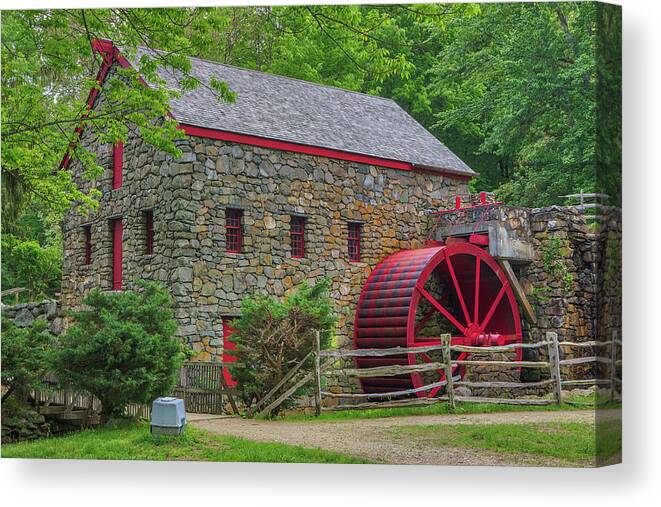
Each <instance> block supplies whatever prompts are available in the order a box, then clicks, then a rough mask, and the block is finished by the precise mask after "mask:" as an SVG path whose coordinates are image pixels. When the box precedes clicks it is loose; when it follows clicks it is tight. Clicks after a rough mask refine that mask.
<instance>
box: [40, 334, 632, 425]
mask: <svg viewBox="0 0 661 507" xmlns="http://www.w3.org/2000/svg"><path fill="white" fill-rule="evenodd" d="M621 345H622V342H621V340H619V339H618V338H617V334H616V333H615V332H614V333H613V337H612V339H611V340H609V341H586V342H569V341H559V340H558V335H557V333H555V332H547V333H546V335H545V340H543V341H540V342H536V343H512V344H509V345H499V346H490V347H472V346H468V345H452V344H451V343H450V335H449V334H448V335H442V336H441V343H440V344H439V345H428V346H423V347H412V348H406V347H392V348H382V349H356V350H346V349H328V350H321V349H320V340H319V332H318V331H316V332H315V333H314V340H313V349H312V350H311V351H310V352H309V353H308V354H307V355H306V356H305V357H304V358H303V359H302V360H301V361H300V362H299V363H297V364H296V365H295V366H294V367H293V368H292V369H291V370H290V371H289V372H288V373H287V374H286V375H285V376H284V377H283V378H282V380H281V381H280V382H278V384H277V385H276V386H274V387H273V389H271V391H270V392H269V393H267V394H266V395H265V396H264V397H263V398H262V399H261V400H259V401H258V402H257V403H255V404H254V405H253V406H252V407H251V408H250V409H249V410H248V413H247V415H248V416H252V415H255V414H258V415H262V416H266V415H269V414H271V413H272V412H273V411H274V410H275V409H276V408H277V407H279V406H280V405H282V403H283V402H285V401H286V400H287V399H289V398H290V397H292V396H293V395H295V394H296V393H297V392H298V391H299V390H300V389H301V388H302V387H304V386H305V385H307V384H310V383H313V384H314V392H313V398H314V407H315V414H316V415H320V414H321V413H322V412H326V411H336V410H349V409H351V410H360V409H370V408H386V407H406V406H426V405H432V404H435V403H439V402H444V401H445V402H448V404H449V406H450V407H451V408H454V407H455V406H456V404H457V403H458V402H470V403H496V404H508V405H550V404H554V403H557V404H562V403H569V404H579V403H577V402H572V401H569V400H563V388H565V387H590V386H596V387H606V388H609V389H610V395H609V401H617V399H618V397H617V391H618V390H619V386H621V384H622V380H621V378H619V377H618V376H617V371H618V367H619V366H620V365H621V364H622V361H621V360H619V359H617V347H618V346H621ZM562 347H565V348H594V349H596V350H599V349H603V348H606V347H608V348H609V351H610V354H609V356H601V355H595V356H587V357H576V358H571V359H562V358H561V353H560V352H561V348H562ZM519 348H521V349H542V348H546V349H547V351H548V360H547V361H512V360H483V359H461V360H459V359H453V358H452V354H453V353H462V352H467V353H478V354H502V353H508V352H514V351H516V350H517V349H519ZM428 352H438V353H439V354H440V356H441V358H440V360H439V361H437V362H431V363H423V364H415V365H391V366H377V367H372V368H333V366H334V364H335V363H336V362H337V361H338V360H342V359H352V358H357V357H388V356H396V355H403V354H420V353H428ZM310 362H311V364H312V367H311V368H310ZM579 364H606V365H608V366H609V370H610V371H609V375H608V378H593V379H582V380H563V379H562V373H561V368H562V367H566V366H574V365H579ZM306 365H307V368H306V367H305V366H306ZM225 366H227V364H226V363H222V362H217V363H216V362H195V361H190V362H186V363H184V365H183V366H182V367H181V369H180V371H179V376H178V382H177V386H176V387H175V389H174V390H173V392H172V393H171V394H172V395H173V396H177V397H179V398H182V399H183V400H184V403H185V406H186V410H187V411H189V412H199V413H208V414H221V413H224V412H226V410H225V406H226V405H227V402H229V405H230V406H231V411H232V413H234V414H239V413H240V412H239V409H238V407H237V405H236V403H235V400H234V397H233V394H232V390H231V389H229V387H228V386H227V384H226V382H225V379H224V377H223V371H222V370H223V367H225ZM455 366H490V367H498V368H512V367H521V368H536V369H540V370H547V371H548V372H549V378H548V379H544V380H540V381H537V382H504V381H470V380H462V379H461V378H460V377H459V376H458V375H455V376H454V377H453V376H452V370H453V368H454V367H455ZM430 371H443V372H444V373H445V379H443V380H440V381H437V382H431V383H429V384H426V385H423V386H420V387H416V388H411V389H403V390H398V391H391V392H384V393H332V392H328V391H324V390H323V381H322V379H323V377H328V376H347V377H353V378H370V377H384V376H394V375H402V374H410V373H424V372H430ZM461 386H463V387H468V388H493V389H530V388H538V387H546V386H550V387H551V389H552V392H553V395H554V396H553V398H552V399H545V398H496V397H481V396H461V395H457V393H456V392H455V391H456V388H457V387H461ZM437 388H444V394H443V395H441V396H435V397H411V395H414V394H418V393H421V392H423V393H424V392H428V391H431V390H432V389H437ZM33 396H34V400H35V402H36V404H37V405H38V406H39V407H40V411H41V412H42V413H44V414H58V416H60V417H62V418H63V419H69V420H76V419H81V420H83V419H85V418H89V417H90V416H91V415H92V414H95V413H98V411H99V409H100V403H99V401H98V400H97V399H96V398H94V397H93V396H91V395H89V394H88V393H75V392H73V391H70V390H67V389H57V388H52V389H48V390H45V391H35V392H34V393H33ZM324 398H340V399H348V400H353V401H354V402H355V403H351V404H340V405H335V406H324V403H323V400H324ZM377 400H380V401H377ZM150 408H151V407H149V406H147V405H141V404H130V405H128V406H127V407H126V412H125V413H126V415H131V416H139V417H149V412H150Z"/></svg>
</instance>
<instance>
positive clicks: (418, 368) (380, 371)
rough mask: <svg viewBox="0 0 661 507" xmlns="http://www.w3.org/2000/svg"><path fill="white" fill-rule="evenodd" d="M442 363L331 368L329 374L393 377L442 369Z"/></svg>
mask: <svg viewBox="0 0 661 507" xmlns="http://www.w3.org/2000/svg"><path fill="white" fill-rule="evenodd" d="M444 366H445V365H444V363H423V364H415V365H403V364H393V365H391V366H375V367H374V368H347V369H344V370H333V371H331V372H329V373H328V374H329V375H347V376H350V377H357V378H373V377H393V376H395V375H406V374H409V373H417V372H424V371H433V370H442V369H443V367H444Z"/></svg>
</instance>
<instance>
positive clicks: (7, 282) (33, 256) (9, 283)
mask: <svg viewBox="0 0 661 507" xmlns="http://www.w3.org/2000/svg"><path fill="white" fill-rule="evenodd" d="M2 258H3V265H5V264H6V265H8V266H11V269H3V270H2V286H3V287H24V288H26V289H28V294H27V296H28V297H27V298H28V299H29V300H33V299H35V298H36V297H39V296H47V295H49V294H52V293H53V292H55V290H56V289H57V287H59V285H60V277H61V273H62V247H61V244H52V245H47V246H42V245H40V244H39V242H38V241H35V240H20V239H19V238H17V237H16V236H14V235H12V234H3V236H2Z"/></svg>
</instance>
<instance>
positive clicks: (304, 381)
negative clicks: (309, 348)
mask: <svg viewBox="0 0 661 507" xmlns="http://www.w3.org/2000/svg"><path fill="white" fill-rule="evenodd" d="M334 361H335V360H334V359H331V360H329V361H327V362H326V363H324V364H323V365H322V366H321V367H320V371H324V370H326V369H327V368H329V367H330V366H331V365H332V364H333V362H334ZM314 374H315V372H314V371H311V372H310V373H308V374H307V375H305V376H304V377H303V378H302V379H300V380H299V381H298V382H296V383H295V384H294V385H293V386H292V387H290V388H289V389H287V390H286V391H285V392H284V393H282V394H281V395H280V396H279V397H278V398H277V399H276V400H274V401H272V402H271V403H269V404H268V405H267V406H266V407H265V408H263V409H262V411H261V412H260V413H259V415H268V414H270V413H271V412H272V411H273V409H275V408H276V407H279V406H280V405H281V404H282V402H283V401H285V400H286V399H287V398H289V397H290V396H291V395H292V394H294V393H295V392H296V391H298V390H299V389H300V388H301V387H303V386H304V385H305V384H307V383H308V382H310V381H311V380H312V377H313V376H314Z"/></svg>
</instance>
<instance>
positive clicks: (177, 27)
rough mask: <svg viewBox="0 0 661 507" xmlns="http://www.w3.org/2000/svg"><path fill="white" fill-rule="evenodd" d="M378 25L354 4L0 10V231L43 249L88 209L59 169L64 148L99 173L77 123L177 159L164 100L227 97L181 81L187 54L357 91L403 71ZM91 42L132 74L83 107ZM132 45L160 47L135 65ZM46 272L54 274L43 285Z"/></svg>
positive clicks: (120, 76) (377, 17)
mask: <svg viewBox="0 0 661 507" xmlns="http://www.w3.org/2000/svg"><path fill="white" fill-rule="evenodd" d="M389 23H390V18H389V16H388V15H387V13H380V12H378V11H376V10H374V11H369V12H367V11H362V10H361V9H359V8H358V6H315V7H291V8H271V7H245V8H177V9H120V8H117V9H93V10H87V9H73V10H57V9H52V10H45V11H43V10H42V11H38V10H33V11H7V12H5V13H3V17H2V34H1V37H2V62H3V68H2V108H1V114H2V116H1V120H2V154H1V166H2V231H3V233H7V232H9V233H12V234H14V236H15V237H16V241H25V242H29V241H38V243H39V245H40V246H41V247H42V248H48V247H49V246H50V245H51V244H53V243H49V242H44V241H43V236H44V233H48V234H47V235H49V236H56V235H57V224H58V222H59V221H60V220H61V218H62V215H63V213H64V212H65V211H67V210H68V209H69V208H70V207H71V206H72V205H75V206H77V208H78V209H79V210H80V212H82V213H85V212H87V211H88V210H93V209H95V207H96V206H97V202H98V198H99V195H98V193H97V192H95V191H88V192H85V191H84V190H83V189H81V188H77V187H76V185H75V184H74V181H73V179H72V176H71V173H70V172H69V171H64V170H59V164H60V162H61V160H62V158H63V156H64V154H65V153H67V152H69V154H70V155H71V156H72V158H73V159H74V160H77V161H78V162H79V163H80V164H81V166H82V168H83V171H82V172H83V174H84V176H85V177H86V178H87V179H90V180H93V179H95V178H98V177H99V176H100V175H101V174H102V172H103V168H102V167H100V166H99V164H98V163H97V161H96V157H95V154H94V153H93V152H91V151H89V150H87V149H86V148H85V147H84V146H82V145H81V144H79V143H76V140H77V135H76V134H75V133H74V128H75V127H77V126H81V127H82V128H84V129H86V130H87V131H88V132H92V133H94V134H95V135H96V136H97V137H98V138H99V140H100V141H101V142H107V143H111V142H114V141H121V140H125V139H126V137H127V135H128V133H129V132H133V133H136V134H137V135H140V136H142V137H143V138H144V139H145V141H146V142H147V143H149V144H152V145H154V146H156V147H157V148H158V149H160V150H163V151H165V152H167V153H170V154H173V155H178V154H179V150H178V148H177V146H176V144H175V143H174V141H175V140H177V139H179V138H181V137H183V136H184V134H183V132H182V131H180V130H178V129H177V128H176V125H175V122H174V121H172V120H170V119H169V118H168V117H167V115H166V113H167V110H168V103H169V100H170V99H171V98H172V97H175V96H177V95H180V94H181V93H183V92H186V91H188V90H190V89H193V88H195V87H199V86H204V87H208V88H210V89H211V90H212V91H213V92H214V93H215V95H216V96H217V98H218V100H224V101H231V100H233V99H234V93H233V92H232V90H229V88H228V87H227V85H226V84H225V83H223V82H220V81H218V80H214V81H213V82H210V83H201V82H200V81H198V80H197V79H196V78H195V77H194V76H192V75H191V74H190V72H189V71H190V61H189V60H188V58H187V57H188V56H199V57H204V58H211V59H216V60H219V61H223V62H227V63H232V64H237V65H241V66H244V67H252V68H258V69H264V70H269V71H272V72H276V73H281V74H285V75H290V76H292V77H300V78H303V79H309V80H312V81H317V82H327V83H329V84H335V85H338V86H344V87H347V88H351V89H360V87H361V86H362V84H363V81H364V77H365V76H370V79H374V80H376V81H379V80H383V79H385V78H386V77H388V76H393V75H402V76H406V75H407V72H408V70H409V68H410V65H409V64H408V62H406V61H405V59H403V58H402V56H401V55H400V54H399V53H398V52H393V51H390V50H383V48H380V47H379V46H378V43H377V42H376V41H375V40H374V39H371V38H366V37H365V36H364V35H363V34H364V33H367V32H368V31H369V30H370V29H372V28H373V27H375V26H379V25H387V24H389ZM96 38H101V39H104V38H105V39H111V40H112V41H114V42H115V44H116V45H118V46H120V47H121V48H122V51H123V53H124V54H125V55H126V56H128V57H129V59H131V60H132V61H134V63H135V67H136V70H137V72H135V71H134V70H131V69H127V70H124V69H117V70H116V72H115V73H114V74H112V75H111V76H110V77H109V78H108V79H107V82H106V84H105V87H104V93H105V94H106V99H107V100H105V101H103V102H102V103H101V104H99V105H98V107H96V108H95V109H93V110H91V111H88V110H87V106H86V99H87V94H88V91H89V90H90V89H91V88H92V87H93V86H96V82H95V76H96V72H97V71H98V69H99V67H100V65H101V56H100V55H98V54H97V53H95V52H94V51H93V50H92V46H91V42H92V40H93V39H96ZM137 46H147V47H150V48H153V49H161V50H163V51H162V52H161V53H158V54H157V55H155V56H143V57H141V58H140V59H139V60H138V59H136V58H135V53H134V51H133V49H134V48H136V47H137ZM158 66H163V67H166V68H169V69H173V70H176V71H177V73H176V75H178V76H179V79H178V82H177V83H176V86H175V89H171V88H168V87H167V86H166V84H165V83H164V82H163V80H162V79H160V78H159V77H158V74H157V72H156V71H157V67H158ZM139 76H142V77H143V78H145V79H146V80H147V81H148V82H149V84H150V86H148V87H146V86H144V85H143V82H142V81H141V80H140V79H139ZM32 210H38V211H39V216H38V220H37V223H38V225H39V226H40V227H38V228H36V229H35V228H29V227H25V223H24V222H25V221H24V220H23V216H24V215H25V214H29V213H33V211H32ZM2 269H3V280H4V281H5V282H6V283H13V281H14V280H16V282H18V280H20V276H19V275H18V274H17V273H15V272H14V271H13V265H12V264H7V263H3V266H2ZM56 275H57V272H55V271H54V272H53V273H51V274H50V275H49V278H52V277H55V276H56ZM5 288H9V286H7V285H5Z"/></svg>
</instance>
